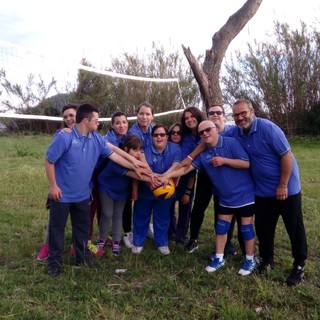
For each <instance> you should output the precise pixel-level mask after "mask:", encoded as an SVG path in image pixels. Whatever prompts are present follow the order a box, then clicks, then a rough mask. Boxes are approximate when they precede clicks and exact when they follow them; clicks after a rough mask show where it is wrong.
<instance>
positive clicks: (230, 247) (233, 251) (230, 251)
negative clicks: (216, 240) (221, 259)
mask: <svg viewBox="0 0 320 320" xmlns="http://www.w3.org/2000/svg"><path fill="white" fill-rule="evenodd" d="M237 253H238V252H237V250H236V248H235V247H234V246H233V244H232V243H231V242H227V243H226V246H225V248H224V255H225V256H226V255H228V254H231V255H233V256H235V255H237Z"/></svg>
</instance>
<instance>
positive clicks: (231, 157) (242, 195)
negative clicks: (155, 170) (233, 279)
mask: <svg viewBox="0 0 320 320" xmlns="http://www.w3.org/2000/svg"><path fill="white" fill-rule="evenodd" d="M198 134H199V136H200V137H201V138H202V140H203V142H204V143H205V144H206V149H205V150H204V151H203V152H202V153H201V154H200V155H199V156H198V157H197V159H195V160H194V161H193V162H192V166H191V167H189V168H188V169H187V170H185V168H180V169H178V170H177V171H175V172H170V173H169V174H168V175H166V178H170V177H178V176H181V175H183V174H186V173H187V172H190V171H191V170H194V169H200V170H205V171H206V173H207V174H208V176H209V178H210V181H211V183H212V186H213V190H214V194H216V195H217V196H218V198H219V204H218V205H217V207H216V209H217V213H218V221H217V222H216V224H215V231H216V246H215V247H216V252H215V256H214V258H213V260H212V261H210V262H209V265H208V266H207V267H206V271H207V272H215V271H217V270H219V269H220V268H222V267H223V266H224V265H225V260H224V249H225V245H226V242H227V233H228V230H229V227H230V223H231V220H232V217H233V215H239V216H240V217H241V233H242V236H243V239H244V243H245V251H246V252H245V253H246V257H245V260H244V262H243V264H242V266H241V268H240V270H239V272H238V273H239V275H242V276H247V275H249V274H251V273H252V272H253V271H254V269H255V267H256V260H255V257H254V238H255V234H254V229H253V215H254V183H253V179H252V176H251V173H250V171H249V166H250V163H249V157H248V154H247V153H246V152H245V150H244V149H243V148H242V146H241V144H240V143H239V142H238V141H237V140H236V139H234V138H230V137H223V136H221V135H219V134H218V131H217V128H216V126H215V125H214V124H213V122H212V121H210V120H205V121H203V122H201V123H200V124H199V127H198Z"/></svg>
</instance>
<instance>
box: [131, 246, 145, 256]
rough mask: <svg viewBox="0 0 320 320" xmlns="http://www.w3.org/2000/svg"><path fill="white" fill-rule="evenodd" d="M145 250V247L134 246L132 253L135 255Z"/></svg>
mask: <svg viewBox="0 0 320 320" xmlns="http://www.w3.org/2000/svg"><path fill="white" fill-rule="evenodd" d="M142 250H143V247H136V246H133V247H132V249H131V252H132V253H134V254H139V253H141V252H142Z"/></svg>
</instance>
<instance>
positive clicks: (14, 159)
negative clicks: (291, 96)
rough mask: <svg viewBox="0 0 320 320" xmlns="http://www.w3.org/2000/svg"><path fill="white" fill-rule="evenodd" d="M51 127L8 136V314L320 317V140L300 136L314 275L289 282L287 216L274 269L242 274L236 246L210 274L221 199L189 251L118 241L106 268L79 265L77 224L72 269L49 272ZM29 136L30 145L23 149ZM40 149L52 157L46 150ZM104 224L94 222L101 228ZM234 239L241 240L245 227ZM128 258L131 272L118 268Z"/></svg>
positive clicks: (2, 186) (3, 286) (2, 174)
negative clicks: (133, 248) (45, 132)
mask: <svg viewBox="0 0 320 320" xmlns="http://www.w3.org/2000/svg"><path fill="white" fill-rule="evenodd" d="M51 139H52V137H51V136H39V135H38V136H8V135H7V136H0V145H1V149H0V162H1V166H0V193H1V214H0V225H1V229H0V243H1V246H0V295H1V303H0V319H18V320H19V319H21V320H22V319H23V320H25V319H55V320H59V319H77V320H81V319H85V320H87V319H101V320H102V319H108V320H111V319H117V320H118V319H134V320H136V319H165V320H166V319H175V320H176V319H177V320H180V319H181V320H185V319H225V320H229V319H270V320H271V319H274V320H276V319H277V320H278V319H279V320H282V319H290V320H302V319H318V318H319V316H320V306H319V299H320V280H319V279H320V267H319V252H320V242H319V228H320V221H319V219H318V217H319V214H320V212H319V208H320V200H319V192H320V167H319V166H318V165H317V163H318V161H319V160H318V159H319V157H320V140H319V138H318V139H315V138H313V139H309V138H299V139H295V140H294V141H291V145H292V149H293V152H294V154H295V155H296V158H297V161H298V163H299V166H300V173H301V181H302V194H303V212H304V223H305V226H306V230H307V237H308V242H309V258H308V261H307V265H306V280H305V282H304V283H303V284H302V285H300V286H298V287H296V288H288V287H287V286H285V285H284V282H285V279H286V277H287V275H288V272H289V269H290V268H291V263H292V258H291V251H290V245H289V239H288V236H287V234H286V232H285V229H284V225H283V223H282V220H281V219H280V220H279V224H278V227H277V233H276V239H275V263H276V269H275V270H274V272H271V273H269V274H267V275H266V276H262V277H258V276H250V277H239V276H238V275H237V271H238V268H239V266H240V264H241V261H242V257H241V256H240V255H236V256H228V257H227V263H226V267H225V268H224V269H221V270H220V271H219V272H217V273H216V274H208V273H206V272H205V270H204V268H205V266H206V263H207V261H206V256H207V254H208V253H209V252H210V251H211V250H212V247H213V231H212V228H213V221H212V217H213V213H212V209H211V208H212V204H211V205H210V207H209V208H208V210H207V212H206V216H205V221H204V224H203V226H202V229H201V233H200V241H201V242H200V246H199V249H198V250H196V251H195V252H194V253H192V254H187V253H186V252H185V249H184V248H183V247H181V246H176V245H174V244H173V243H170V249H171V254H170V255H169V256H166V257H164V256H161V255H160V254H159V253H158V252H157V251H156V249H155V247H154V244H153V242H152V241H151V240H150V239H148V241H147V242H146V246H145V250H144V251H143V253H142V254H141V255H138V256H135V255H132V254H131V253H130V251H129V250H128V249H126V248H123V251H122V253H121V255H120V256H119V257H114V256H113V255H112V254H111V250H110V248H109V247H108V248H107V250H106V255H104V256H102V257H100V258H99V261H100V263H101V264H102V267H103V268H102V269H101V270H99V271H95V270H90V269H75V268H73V267H72V259H71V257H70V255H69V253H68V252H69V248H70V247H69V245H70V241H71V227H70V224H68V225H67V230H66V240H65V255H64V266H63V270H62V274H61V275H60V276H59V277H57V278H55V279H52V278H50V277H48V276H47V274H46V272H47V267H46V262H38V261H36V260H35V255H36V254H37V251H38V249H39V248H40V246H41V244H42V241H43V236H44V226H45V225H46V223H47V219H48V214H47V211H46V210H45V199H46V196H47V190H48V189H47V188H48V183H47V179H46V177H45V172H44V165H43V158H44V154H45V151H46V148H47V146H48V145H49V143H50V141H51ZM21 145H23V146H25V148H26V150H27V151H28V152H27V151H26V152H25V153H27V154H26V155H25V156H22V157H21V156H19V155H18V154H17V150H19V149H22V150H23V148H22V147H21ZM38 154H40V155H43V157H38ZM96 231H97V229H96V225H95V226H94V232H96ZM234 244H235V246H236V247H237V248H238V244H237V242H236V235H235V239H234ZM119 268H121V269H122V268H125V269H127V270H128V271H127V272H126V273H124V274H122V275H119V274H116V273H115V269H119Z"/></svg>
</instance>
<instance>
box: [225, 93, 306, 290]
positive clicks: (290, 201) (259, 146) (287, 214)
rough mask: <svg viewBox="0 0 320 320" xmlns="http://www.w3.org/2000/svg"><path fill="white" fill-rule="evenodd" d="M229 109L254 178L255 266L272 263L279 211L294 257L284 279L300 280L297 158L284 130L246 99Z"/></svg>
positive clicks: (302, 248) (302, 240)
mask: <svg viewBox="0 0 320 320" xmlns="http://www.w3.org/2000/svg"><path fill="white" fill-rule="evenodd" d="M232 109H233V118H234V120H235V123H236V125H237V127H235V128H234V130H233V132H231V134H232V135H233V136H235V137H236V138H237V139H238V140H239V141H240V143H241V144H242V145H243V147H244V148H245V149H246V151H247V152H248V154H249V156H250V163H251V172H252V176H253V179H254V182H255V195H256V216H255V227H256V232H257V238H258V240H259V254H260V257H261V258H262V261H261V264H260V266H259V269H258V270H259V272H260V273H264V272H265V271H266V270H267V269H269V268H271V269H273V267H274V237H275V231H276V226H277V222H278V219H279V216H280V215H281V216H282V219H283V221H284V224H285V228H286V231H287V233H288V235H289V238H290V242H291V249H292V255H293V258H294V261H293V269H292V271H291V273H290V275H289V277H288V278H287V280H286V283H287V285H289V286H293V285H297V284H300V283H301V282H302V281H303V278H304V265H305V260H306V259H307V251H308V249H307V240H306V232H305V228H304V223H303V216H302V204H301V187H300V178H299V169H298V165H297V161H296V159H295V157H294V156H293V153H292V151H291V149H290V145H289V142H288V140H287V138H286V137H285V135H284V133H283V131H282V130H281V129H280V128H279V127H278V126H277V125H276V124H274V123H273V122H271V121H269V120H267V119H262V118H258V117H256V116H255V113H254V109H253V107H252V104H251V102H250V101H249V100H247V99H239V100H237V101H236V102H235V103H234V104H233V108H232ZM229 133H230V132H229Z"/></svg>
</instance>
